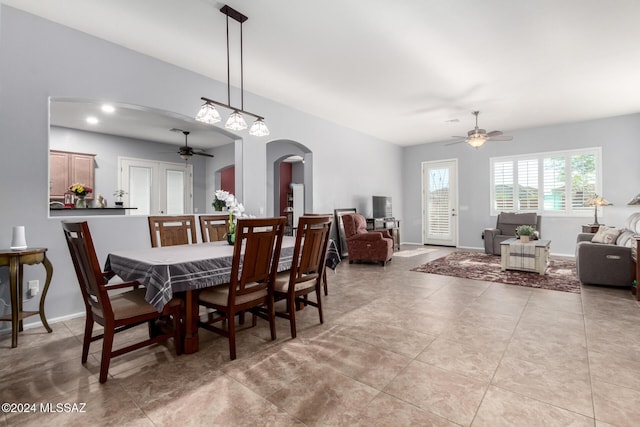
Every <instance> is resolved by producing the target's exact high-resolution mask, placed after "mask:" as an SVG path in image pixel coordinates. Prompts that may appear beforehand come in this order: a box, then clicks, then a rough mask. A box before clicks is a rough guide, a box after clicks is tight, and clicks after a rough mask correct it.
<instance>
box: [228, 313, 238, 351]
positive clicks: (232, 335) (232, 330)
mask: <svg viewBox="0 0 640 427" xmlns="http://www.w3.org/2000/svg"><path fill="white" fill-rule="evenodd" d="M228 319H229V328H228V331H229V357H230V359H231V360H235V359H236V322H235V320H236V319H235V313H233V312H231V313H229V314H228Z"/></svg>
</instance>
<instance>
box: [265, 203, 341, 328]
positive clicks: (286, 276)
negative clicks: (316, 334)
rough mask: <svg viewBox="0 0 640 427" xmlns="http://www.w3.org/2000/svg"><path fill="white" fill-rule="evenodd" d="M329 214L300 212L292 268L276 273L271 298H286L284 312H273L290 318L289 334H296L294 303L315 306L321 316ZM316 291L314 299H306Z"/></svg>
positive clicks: (329, 229)
mask: <svg viewBox="0 0 640 427" xmlns="http://www.w3.org/2000/svg"><path fill="white" fill-rule="evenodd" d="M331 224H332V216H331V215H325V216H320V215H313V216H301V217H300V218H299V219H298V232H297V234H296V243H295V247H294V249H293V261H292V264H291V270H290V271H288V272H284V273H280V274H278V275H277V278H276V282H275V285H274V299H275V301H279V300H282V299H286V300H287V305H286V307H287V309H286V312H280V311H277V312H276V316H278V317H283V318H285V319H289V324H290V327H291V338H295V337H296V308H297V307H296V306H297V305H299V304H301V305H302V306H305V305H311V306H313V307H316V308H317V309H318V314H319V316H320V323H324V320H323V318H322V299H321V297H320V294H321V289H322V278H323V275H324V272H325V268H326V267H325V262H326V259H327V251H328V246H329V237H330V236H331ZM313 292H315V294H316V301H315V302H314V301H311V300H309V299H308V295H309V294H310V293H313Z"/></svg>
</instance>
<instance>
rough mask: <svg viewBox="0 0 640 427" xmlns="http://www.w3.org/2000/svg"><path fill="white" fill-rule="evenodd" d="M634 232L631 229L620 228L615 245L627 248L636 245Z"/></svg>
mask: <svg viewBox="0 0 640 427" xmlns="http://www.w3.org/2000/svg"><path fill="white" fill-rule="evenodd" d="M634 235H635V233H634V232H633V231H631V230H622V231H621V232H620V235H619V236H618V239H617V240H616V245H618V246H624V247H627V248H633V247H635V245H636V239H635V238H634V237H633V236H634Z"/></svg>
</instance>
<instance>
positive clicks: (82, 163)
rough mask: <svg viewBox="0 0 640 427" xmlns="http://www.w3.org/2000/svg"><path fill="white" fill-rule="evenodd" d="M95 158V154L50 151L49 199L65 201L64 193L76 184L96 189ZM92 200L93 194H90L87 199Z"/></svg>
mask: <svg viewBox="0 0 640 427" xmlns="http://www.w3.org/2000/svg"><path fill="white" fill-rule="evenodd" d="M95 157H96V155H95V154H87V153H74V152H70V151H59V150H50V151H49V167H50V168H51V171H50V172H51V173H50V176H49V179H50V182H49V198H50V199H51V200H63V199H64V193H65V192H67V191H68V190H69V187H70V186H71V185H72V184H74V183H76V182H78V183H81V184H85V185H88V186H89V187H91V188H95V185H94V184H95V183H94V181H95V174H94V165H95ZM92 198H93V193H89V194H88V195H87V199H92Z"/></svg>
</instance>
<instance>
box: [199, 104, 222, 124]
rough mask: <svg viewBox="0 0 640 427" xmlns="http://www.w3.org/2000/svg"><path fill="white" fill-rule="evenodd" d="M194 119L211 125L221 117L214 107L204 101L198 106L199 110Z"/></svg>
mask: <svg viewBox="0 0 640 427" xmlns="http://www.w3.org/2000/svg"><path fill="white" fill-rule="evenodd" d="M196 120H197V121H199V122H203V123H206V124H208V125H212V124H214V123H218V122H219V121H220V120H222V119H221V118H220V113H218V110H216V107H214V106H213V105H211V104H209V103H208V102H205V103H204V104H202V107H200V111H198V114H197V115H196Z"/></svg>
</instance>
